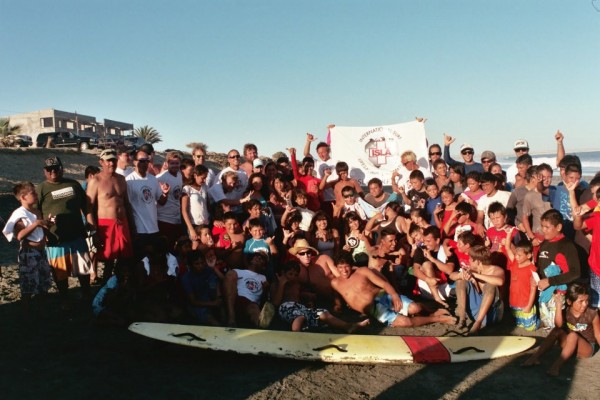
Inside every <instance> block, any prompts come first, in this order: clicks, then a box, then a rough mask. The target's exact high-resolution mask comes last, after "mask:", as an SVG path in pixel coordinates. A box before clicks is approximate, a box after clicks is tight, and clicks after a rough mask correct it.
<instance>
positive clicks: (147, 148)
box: [138, 143, 154, 155]
mask: <svg viewBox="0 0 600 400" xmlns="http://www.w3.org/2000/svg"><path fill="white" fill-rule="evenodd" d="M138 150H139V151H143V152H144V153H146V154H148V155H150V154H152V153H154V146H152V145H151V144H150V143H144V144H143V145H141V146H140V148H139V149H138Z"/></svg>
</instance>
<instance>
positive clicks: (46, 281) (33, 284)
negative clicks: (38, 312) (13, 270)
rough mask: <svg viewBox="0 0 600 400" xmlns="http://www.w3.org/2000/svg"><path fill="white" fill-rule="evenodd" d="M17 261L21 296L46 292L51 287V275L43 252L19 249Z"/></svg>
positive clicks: (27, 248)
mask: <svg viewBox="0 0 600 400" xmlns="http://www.w3.org/2000/svg"><path fill="white" fill-rule="evenodd" d="M18 259H19V286H20V288H21V295H24V294H40V293H46V292H48V289H50V287H51V286H52V273H51V271H50V264H48V259H47V258H46V253H45V252H44V250H39V249H32V248H30V247H26V248H21V250H19V257H18Z"/></svg>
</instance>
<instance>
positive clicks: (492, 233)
mask: <svg viewBox="0 0 600 400" xmlns="http://www.w3.org/2000/svg"><path fill="white" fill-rule="evenodd" d="M488 218H489V220H490V225H491V226H490V227H489V228H488V230H487V231H486V233H485V235H486V244H487V245H488V246H489V248H490V251H491V252H492V253H495V252H498V253H502V254H503V255H504V257H506V256H507V253H506V247H505V245H506V243H507V241H506V237H507V236H510V239H511V240H510V243H514V241H515V238H516V236H517V233H518V229H516V228H515V227H514V226H510V225H508V224H507V223H506V207H504V206H503V205H502V204H501V203H499V202H494V203H492V204H490V206H489V208H488Z"/></svg>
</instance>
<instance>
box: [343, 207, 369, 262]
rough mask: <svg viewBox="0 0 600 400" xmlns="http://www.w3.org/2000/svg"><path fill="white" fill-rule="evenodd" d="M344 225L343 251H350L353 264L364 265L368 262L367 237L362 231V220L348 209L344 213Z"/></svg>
mask: <svg viewBox="0 0 600 400" xmlns="http://www.w3.org/2000/svg"><path fill="white" fill-rule="evenodd" d="M344 225H345V233H346V236H345V239H346V240H345V243H346V244H345V245H344V247H343V250H344V251H348V252H350V253H352V259H353V260H354V264H355V265H357V266H359V267H364V266H366V265H367V263H368V262H369V255H368V253H369V248H370V247H371V246H370V243H369V239H368V238H367V237H366V236H365V233H364V231H363V229H364V221H363V220H362V219H361V218H360V217H359V216H358V214H357V213H355V212H354V211H350V212H349V213H347V214H346V215H344Z"/></svg>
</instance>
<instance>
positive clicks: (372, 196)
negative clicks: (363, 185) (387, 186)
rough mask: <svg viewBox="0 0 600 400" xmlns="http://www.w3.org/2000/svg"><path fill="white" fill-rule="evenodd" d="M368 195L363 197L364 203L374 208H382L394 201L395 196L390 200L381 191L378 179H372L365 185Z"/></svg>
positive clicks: (388, 196)
mask: <svg viewBox="0 0 600 400" xmlns="http://www.w3.org/2000/svg"><path fill="white" fill-rule="evenodd" d="M367 187H368V188H369V193H368V194H367V195H366V196H365V201H366V202H367V203H369V204H370V205H372V206H373V207H374V208H381V209H382V210H383V208H384V207H385V205H386V204H387V203H389V202H390V201H396V196H394V198H393V199H390V197H391V195H390V194H389V193H387V192H384V191H383V182H382V181H381V179H379V178H372V179H371V180H369V183H367Z"/></svg>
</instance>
